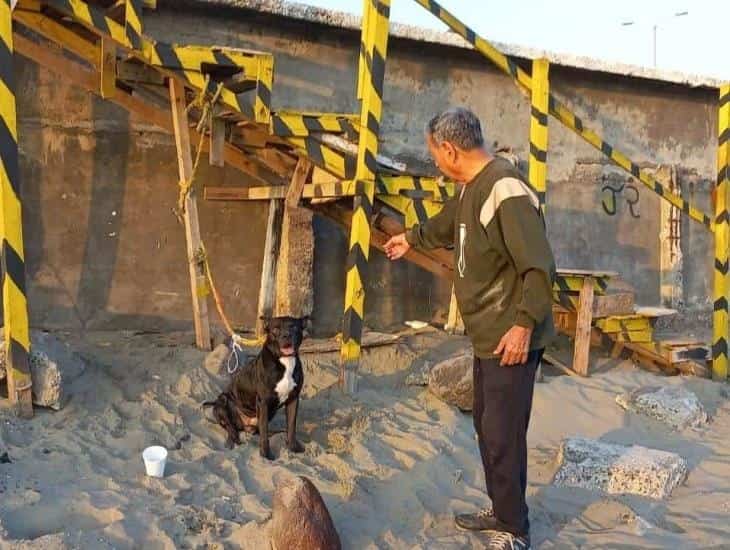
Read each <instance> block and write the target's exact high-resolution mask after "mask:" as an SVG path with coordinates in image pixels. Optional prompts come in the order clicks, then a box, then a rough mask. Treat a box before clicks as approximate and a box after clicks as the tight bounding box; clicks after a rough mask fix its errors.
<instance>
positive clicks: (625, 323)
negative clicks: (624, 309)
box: [596, 315, 652, 333]
mask: <svg viewBox="0 0 730 550" xmlns="http://www.w3.org/2000/svg"><path fill="white" fill-rule="evenodd" d="M596 327H597V328H599V329H601V330H602V331H603V332H609V333H613V332H623V331H634V332H636V331H647V330H651V328H652V327H651V321H650V320H649V318H648V317H644V316H643V315H615V316H612V317H604V318H602V319H596Z"/></svg>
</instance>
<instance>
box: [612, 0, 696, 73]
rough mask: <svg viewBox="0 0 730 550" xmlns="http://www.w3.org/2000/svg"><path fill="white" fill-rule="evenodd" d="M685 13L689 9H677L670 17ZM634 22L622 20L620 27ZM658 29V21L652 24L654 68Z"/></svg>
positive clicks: (681, 15)
mask: <svg viewBox="0 0 730 550" xmlns="http://www.w3.org/2000/svg"><path fill="white" fill-rule="evenodd" d="M685 15H689V11H687V10H684V11H678V12H677V13H675V14H674V15H673V16H672V17H684V16H685ZM635 24H636V21H632V20H629V21H624V22H622V23H621V26H622V27H631V26H632V25H635ZM658 29H659V24H658V23H654V25H653V44H654V46H653V50H652V53H653V59H654V68H655V69H656V42H657V40H656V37H657V31H658Z"/></svg>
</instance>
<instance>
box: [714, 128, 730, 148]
mask: <svg viewBox="0 0 730 550" xmlns="http://www.w3.org/2000/svg"><path fill="white" fill-rule="evenodd" d="M728 140H730V128H725V131H724V132H723V133H722V134H720V136H719V137H718V139H717V142H718V144H719V145H724V144H725V143H726V142H727V141H728Z"/></svg>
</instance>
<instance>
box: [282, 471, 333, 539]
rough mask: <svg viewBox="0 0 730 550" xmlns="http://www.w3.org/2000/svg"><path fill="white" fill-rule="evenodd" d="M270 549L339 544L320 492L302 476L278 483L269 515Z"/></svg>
mask: <svg viewBox="0 0 730 550" xmlns="http://www.w3.org/2000/svg"><path fill="white" fill-rule="evenodd" d="M271 543H272V546H273V548H274V550H313V549H315V548H316V549H317V550H340V549H341V548H342V545H341V543H340V537H339V535H338V534H337V530H336V529H335V526H334V524H333V523H332V517H331V516H330V513H329V511H328V510H327V507H326V506H325V503H324V500H322V496H321V495H320V494H319V491H317V488H316V487H315V486H314V484H313V483H312V482H311V481H309V480H308V479H307V478H306V477H301V476H300V477H293V478H291V479H288V480H286V481H284V482H281V483H279V484H278V486H277V488H276V491H275V492H274V498H273V504H272V517H271Z"/></svg>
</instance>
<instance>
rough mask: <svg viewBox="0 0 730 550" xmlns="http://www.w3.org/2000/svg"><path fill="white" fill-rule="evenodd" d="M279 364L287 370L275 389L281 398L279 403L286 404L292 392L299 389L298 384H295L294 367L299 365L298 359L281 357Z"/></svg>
mask: <svg viewBox="0 0 730 550" xmlns="http://www.w3.org/2000/svg"><path fill="white" fill-rule="evenodd" d="M279 363H281V364H282V365H284V368H285V369H286V370H285V371H284V375H283V376H282V377H281V380H279V382H278V383H277V384H276V388H274V389H275V391H276V394H277V395H278V396H279V403H284V402H285V401H286V400H287V399H289V394H290V393H291V392H292V390H293V389H294V388H296V387H297V383H296V382H294V367H295V366H296V364H297V359H296V357H279Z"/></svg>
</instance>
